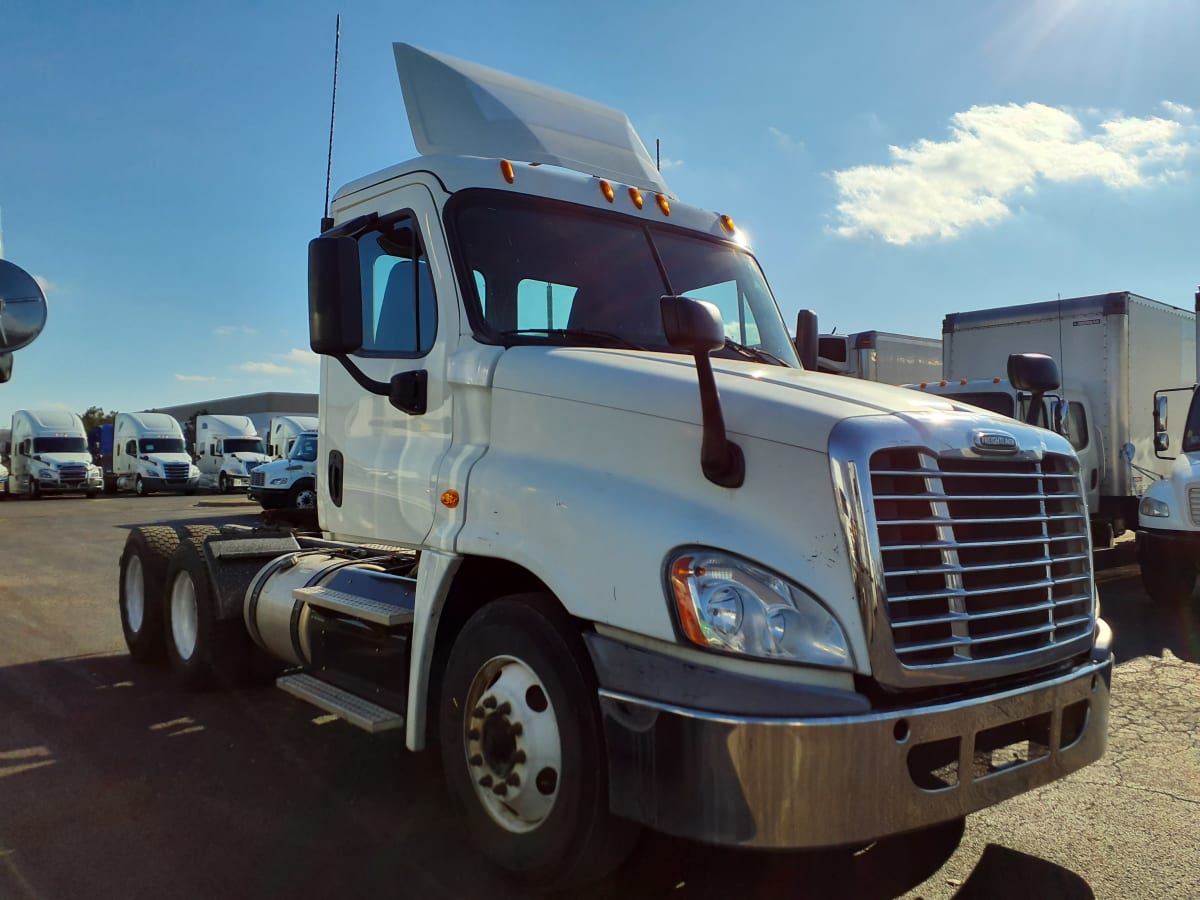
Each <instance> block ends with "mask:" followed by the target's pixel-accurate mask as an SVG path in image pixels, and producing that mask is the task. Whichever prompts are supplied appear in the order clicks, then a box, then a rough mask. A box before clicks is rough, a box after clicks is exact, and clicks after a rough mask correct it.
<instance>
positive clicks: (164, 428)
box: [111, 412, 200, 497]
mask: <svg viewBox="0 0 1200 900" xmlns="http://www.w3.org/2000/svg"><path fill="white" fill-rule="evenodd" d="M112 459H113V462H112V466H113V472H112V476H111V478H112V486H113V488H114V489H115V490H118V491H133V492H134V493H136V494H137V495H138V496H139V497H142V496H145V495H146V494H150V493H153V492H155V491H174V492H176V493H184V494H193V493H195V492H196V489H197V488H198V487H199V486H200V469H199V467H197V466H196V464H195V463H193V462H192V458H191V457H190V456H189V455H188V454H187V451H186V449H185V447H184V443H183V429H182V428H181V427H180V425H179V422H178V421H177V420H176V419H175V418H174V417H173V416H170V415H167V414H166V413H153V412H138V413H125V412H123V413H117V417H116V420H115V421H114V422H113V454H112Z"/></svg>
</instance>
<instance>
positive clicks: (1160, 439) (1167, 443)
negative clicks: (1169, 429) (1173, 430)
mask: <svg viewBox="0 0 1200 900" xmlns="http://www.w3.org/2000/svg"><path fill="white" fill-rule="evenodd" d="M1170 449H1171V436H1170V435H1169V434H1167V433H1166V432H1165V431H1156V432H1154V450H1155V452H1157V453H1166V452H1167V451H1168V450H1170Z"/></svg>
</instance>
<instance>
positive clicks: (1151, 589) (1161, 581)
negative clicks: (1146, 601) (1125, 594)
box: [1137, 537, 1196, 609]
mask: <svg viewBox="0 0 1200 900" xmlns="http://www.w3.org/2000/svg"><path fill="white" fill-rule="evenodd" d="M1137 551H1138V568H1140V569H1141V571H1142V587H1144V588H1145V589H1146V593H1147V594H1149V595H1150V599H1151V600H1153V601H1154V604H1155V605H1156V606H1161V607H1163V608H1164V609H1174V608H1175V607H1177V606H1182V605H1183V604H1184V603H1186V602H1187V601H1188V600H1189V599H1191V596H1192V591H1193V590H1194V589H1195V587H1196V570H1195V568H1194V567H1193V566H1192V564H1191V562H1190V561H1189V560H1186V559H1177V558H1172V557H1171V556H1170V555H1168V554H1166V553H1161V552H1158V551H1156V550H1155V549H1154V545H1153V544H1151V542H1149V541H1147V540H1146V539H1145V538H1141V537H1139V539H1138V544H1137Z"/></svg>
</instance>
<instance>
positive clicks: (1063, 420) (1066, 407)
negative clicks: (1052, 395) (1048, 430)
mask: <svg viewBox="0 0 1200 900" xmlns="http://www.w3.org/2000/svg"><path fill="white" fill-rule="evenodd" d="M1050 416H1051V423H1052V427H1053V428H1054V432H1055V434H1061V435H1062V436H1063V437H1065V438H1069V437H1070V434H1071V407H1070V404H1069V403H1067V401H1066V400H1061V399H1060V400H1055V401H1054V405H1053V407H1052V408H1051V413H1050Z"/></svg>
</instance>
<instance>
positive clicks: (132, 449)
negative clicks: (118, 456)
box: [125, 441, 137, 456]
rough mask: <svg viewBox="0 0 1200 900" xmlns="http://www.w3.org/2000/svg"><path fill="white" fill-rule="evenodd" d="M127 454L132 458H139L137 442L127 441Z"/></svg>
mask: <svg viewBox="0 0 1200 900" xmlns="http://www.w3.org/2000/svg"><path fill="white" fill-rule="evenodd" d="M125 452H126V453H128V454H129V455H130V456H137V441H126V442H125Z"/></svg>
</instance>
